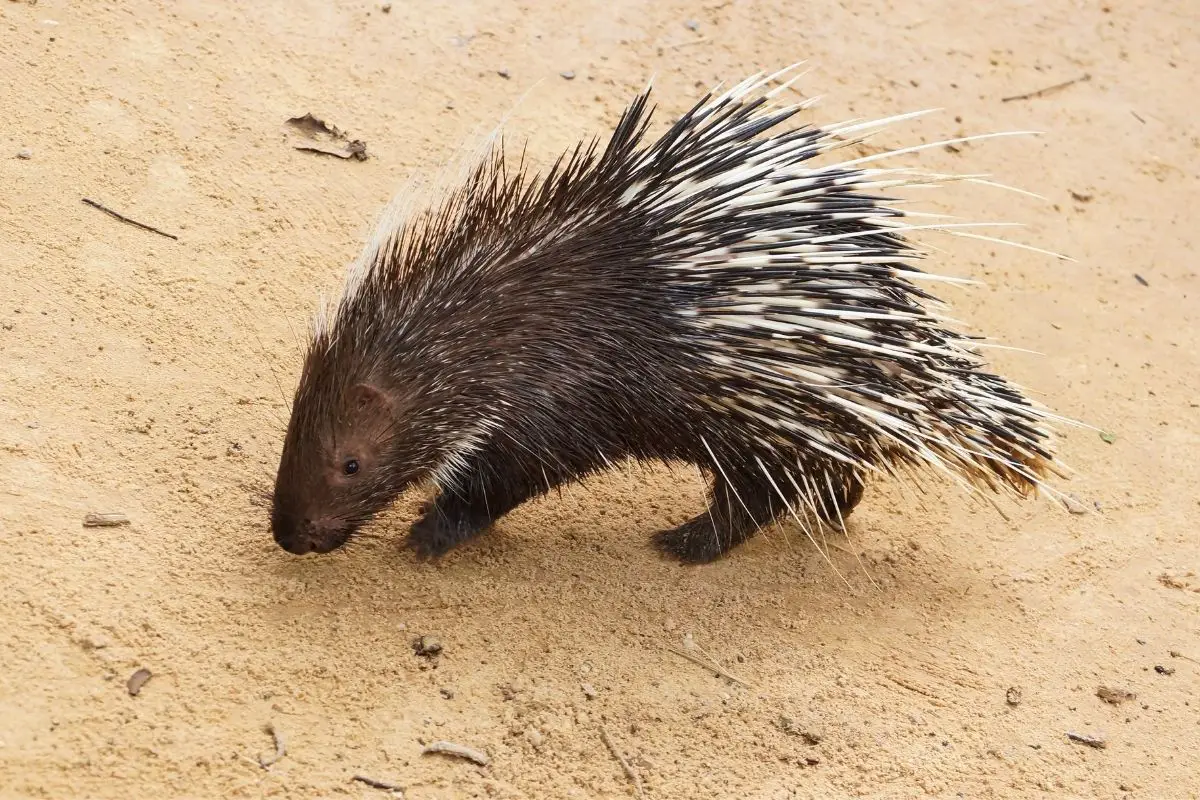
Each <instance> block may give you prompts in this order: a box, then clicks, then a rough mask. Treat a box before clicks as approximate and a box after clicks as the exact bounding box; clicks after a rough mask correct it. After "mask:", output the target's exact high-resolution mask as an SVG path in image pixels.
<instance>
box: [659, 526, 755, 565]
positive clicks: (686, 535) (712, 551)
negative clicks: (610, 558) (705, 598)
mask: <svg viewBox="0 0 1200 800" xmlns="http://www.w3.org/2000/svg"><path fill="white" fill-rule="evenodd" d="M745 538H746V537H745V536H738V535H736V534H733V535H731V533H730V532H729V531H724V530H717V529H716V527H715V526H714V525H713V521H712V517H710V516H709V515H708V514H701V515H700V516H698V517H694V518H693V519H690V520H688V521H687V522H685V523H683V524H682V525H680V526H679V527H677V528H671V529H670V530H666V531H659V532H658V533H656V534H654V536H653V537H652V541H653V542H654V546H655V547H657V548H658V549H659V550H660V551H662V552H663V553H665V554H667V555H669V556H671V557H673V558H675V559H677V560H678V561H681V562H683V563H685V564H707V563H709V562H712V561H716V560H717V559H718V558H720V557H721V556H722V555H724V554H725V553H727V552H729V550H730V549H731V548H733V547H734V546H736V545H738V544H740V543H741V542H742V541H743V540H744V539H745Z"/></svg>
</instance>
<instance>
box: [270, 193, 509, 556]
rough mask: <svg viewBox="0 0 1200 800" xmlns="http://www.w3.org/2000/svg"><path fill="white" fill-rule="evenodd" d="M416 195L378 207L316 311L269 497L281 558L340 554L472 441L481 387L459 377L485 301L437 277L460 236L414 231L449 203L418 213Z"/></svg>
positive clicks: (471, 364)
mask: <svg viewBox="0 0 1200 800" xmlns="http://www.w3.org/2000/svg"><path fill="white" fill-rule="evenodd" d="M468 196H469V195H468ZM413 200H414V197H413V196H411V195H405V194H403V193H402V194H400V195H398V196H397V198H396V201H395V202H394V203H393V204H392V205H391V206H389V207H388V208H387V209H385V211H384V213H383V215H382V217H381V219H380V220H378V221H377V223H376V228H375V234H374V236H373V237H372V239H371V241H370V242H369V243H368V244H367V247H366V249H365V251H364V252H363V254H362V255H361V256H360V258H359V260H358V261H357V262H356V263H355V264H354V265H353V266H352V267H351V269H350V271H349V273H348V275H347V276H346V280H345V283H344V285H343V287H342V290H341V296H340V298H339V299H338V300H337V302H336V303H334V304H333V305H332V306H325V305H322V307H321V309H320V310H319V312H318V314H317V317H316V321H315V325H314V327H313V331H312V334H311V338H310V341H309V344H308V350H307V353H306V356H305V360H304V364H303V368H302V370H301V375H300V380H299V384H298V386H297V389H296V393H295V396H294V399H293V403H292V413H291V418H290V420H289V422H288V428H287V433H286V435H285V437H284V444H283V451H282V453H281V455H280V461H279V469H278V473H277V476H276V480H275V488H274V493H273V497H272V501H271V529H272V534H273V536H274V538H275V541H276V542H277V543H278V544H279V545H280V547H282V548H283V549H284V550H287V551H289V552H291V553H295V554H305V553H310V552H315V553H328V552H331V551H333V550H336V549H338V548H339V547H341V546H342V545H344V544H345V543H346V542H347V541H349V540H350V538H351V537H352V536H354V534H355V533H357V532H358V530H359V529H360V528H361V527H362V526H363V525H365V524H366V523H368V522H369V521H371V520H372V519H373V518H374V517H375V516H376V515H377V514H378V513H380V512H381V511H383V510H384V509H386V508H387V507H388V506H390V505H391V504H392V503H393V502H394V501H395V500H396V498H397V497H398V496H399V495H400V494H401V493H402V492H404V491H405V490H406V489H407V488H409V487H411V486H413V485H414V484H416V483H417V482H419V481H421V480H422V479H425V478H428V477H431V475H432V471H433V470H435V469H436V465H438V464H444V463H446V462H447V460H448V459H452V458H453V454H454V452H455V449H454V448H455V446H456V445H462V443H463V442H464V440H466V439H468V438H469V437H465V436H464V433H463V432H464V431H469V430H471V426H472V424H473V421H474V420H473V417H472V416H471V415H470V409H471V408H472V404H473V403H474V404H476V405H477V404H478V402H479V400H480V397H479V392H481V391H485V390H484V389H483V388H482V387H479V386H475V383H476V382H475V381H472V380H471V379H470V374H471V373H472V371H473V370H474V369H477V367H478V359H479V358H486V355H485V352H484V351H485V349H486V348H485V347H482V346H481V347H478V348H473V347H467V348H464V346H463V343H464V342H471V341H473V340H475V339H476V338H477V333H476V331H475V324H476V322H477V321H478V319H479V314H480V309H481V305H480V304H481V303H486V302H487V300H486V298H481V297H479V296H478V293H476V292H474V290H473V287H472V286H471V285H470V284H469V283H467V282H462V283H459V282H455V281H446V280H445V278H446V276H447V273H448V270H447V265H449V264H454V263H457V260H458V257H459V254H460V253H461V252H463V250H464V249H470V244H469V243H464V242H463V241H460V240H457V239H455V238H454V237H447V238H445V239H438V238H437V237H436V236H430V235H423V234H422V232H427V231H428V230H433V231H434V232H438V231H441V230H443V227H442V226H440V225H439V224H438V223H439V222H444V221H445V220H444V219H443V218H442V217H441V216H440V214H441V213H448V210H453V209H454V208H455V207H456V205H455V200H454V198H451V200H450V201H449V202H448V203H447V204H445V205H437V204H434V205H433V206H432V207H430V208H426V209H422V210H420V211H418V212H416V213H413V206H412V201H413ZM471 228H472V225H471V224H466V225H464V226H463V228H461V230H467V231H469V230H471ZM448 309H455V310H454V311H449V310H448ZM464 349H465V350H468V351H469V350H472V349H474V350H475V352H464Z"/></svg>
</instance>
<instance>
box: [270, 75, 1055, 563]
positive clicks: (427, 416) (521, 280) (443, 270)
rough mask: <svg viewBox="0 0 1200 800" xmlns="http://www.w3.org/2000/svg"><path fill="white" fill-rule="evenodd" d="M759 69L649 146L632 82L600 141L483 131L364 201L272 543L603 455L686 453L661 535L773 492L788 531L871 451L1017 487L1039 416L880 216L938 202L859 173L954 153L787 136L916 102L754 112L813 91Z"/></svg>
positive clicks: (282, 473)
mask: <svg viewBox="0 0 1200 800" xmlns="http://www.w3.org/2000/svg"><path fill="white" fill-rule="evenodd" d="M785 72H786V71H782V72H780V73H776V74H775V75H772V76H768V77H764V76H763V75H761V74H759V75H756V76H753V77H751V78H748V79H747V80H745V81H743V82H742V83H740V84H738V85H737V86H735V87H733V88H732V89H730V90H729V91H727V92H725V93H724V94H721V95H719V96H716V95H715V94H714V92H715V90H714V92H710V93H709V94H708V95H706V96H705V97H704V98H703V99H701V100H700V101H699V102H698V103H697V104H696V105H695V106H694V107H693V108H692V109H691V110H690V111H689V112H687V113H686V114H684V115H683V116H682V117H680V118H679V119H678V121H676V122H675V123H674V124H673V125H671V126H670V127H669V129H668V130H667V131H666V133H664V134H663V135H662V136H661V137H660V138H658V139H657V140H656V141H653V142H652V143H650V144H646V143H645V139H646V132H647V129H648V126H649V124H650V120H651V116H652V114H653V108H652V107H651V106H650V105H649V98H650V91H651V90H650V89H649V88H647V89H646V90H645V91H644V92H643V93H641V94H640V95H638V96H637V97H636V98H635V99H634V101H633V102H632V104H631V105H630V106H628V108H627V109H626V110H625V112H624V114H623V115H622V117H621V118H620V121H619V123H618V124H617V126H616V128H615V130H614V131H613V133H612V135H611V138H610V139H609V141H608V143H607V146H605V147H604V148H603V149H601V148H600V146H599V142H598V140H597V139H593V140H592V141H591V143H590V144H586V145H585V144H582V143H581V144H580V145H578V146H577V147H575V149H574V150H573V151H567V152H566V153H564V154H563V155H562V156H561V157H560V158H559V159H558V161H557V162H555V163H554V165H553V166H552V167H551V168H550V169H549V170H548V172H546V173H545V174H543V175H539V174H533V175H531V174H530V173H529V170H528V169H527V168H526V166H525V161H524V154H522V158H521V161H520V163H519V164H518V165H516V166H515V168H514V166H513V165H511V164H510V162H509V161H508V160H507V159H506V158H505V155H504V147H503V143H502V141H501V142H500V143H499V144H493V146H492V147H491V148H490V149H489V150H488V152H487V154H486V156H485V157H484V158H483V159H482V160H481V161H480V162H479V163H477V164H476V166H475V167H474V168H473V170H472V171H470V172H469V174H468V176H467V178H466V180H465V182H463V183H462V184H460V185H459V186H458V187H457V188H456V189H454V190H453V191H450V192H449V193H447V194H446V195H445V196H444V197H443V198H442V200H441V201H440V202H439V203H434V204H431V205H430V206H427V207H426V208H425V209H424V210H423V211H421V212H419V213H415V214H411V215H409V216H406V217H403V218H397V217H395V216H393V217H392V218H387V217H386V216H385V218H384V220H383V221H382V222H381V223H380V225H379V227H378V228H377V231H376V233H375V235H374V237H373V239H372V240H371V242H370V243H369V244H368V246H367V247H366V249H365V250H364V252H363V254H362V255H361V257H360V258H359V260H358V261H357V262H356V263H355V264H354V265H352V266H351V268H350V270H349V273H348V275H347V277H346V280H345V283H344V286H343V288H342V292H341V295H340V297H339V298H337V299H336V300H335V301H334V302H333V303H332V304H327V305H323V306H322V308H321V310H320V311H319V312H318V314H317V317H316V321H315V325H314V327H313V331H312V334H311V339H310V342H309V346H308V350H307V355H306V357H305V360H304V363H303V370H302V374H301V376H300V380H299V385H298V388H297V390H296V393H295V397H294V402H293V407H292V411H291V419H290V421H289V424H288V428H287V433H286V436H285V439H284V445H283V451H282V455H281V458H280V463H279V471H278V475H277V478H276V484H275V489H274V493H273V498H272V508H271V527H272V531H273V534H274V537H275V540H276V541H277V542H278V543H279V545H280V546H282V547H283V548H284V549H286V550H288V551H290V552H292V553H297V554H303V553H307V552H313V551H315V552H329V551H331V550H334V549H337V548H339V547H341V546H342V545H344V544H345V543H346V542H347V541H348V540H349V539H350V538H351V537H352V536H353V535H354V534H355V533H356V532H357V531H359V530H360V528H361V527H362V526H363V525H364V524H365V523H367V522H369V521H370V520H372V519H373V518H374V517H376V516H377V515H378V514H379V513H380V512H381V511H383V510H384V509H385V508H386V507H388V506H389V505H391V504H392V503H393V501H394V500H395V499H396V498H397V497H398V496H399V495H400V493H401V492H402V491H404V490H406V489H407V488H409V487H411V486H413V485H415V484H416V483H418V482H422V481H432V483H433V484H434V485H435V487H436V490H437V492H436V495H435V497H434V499H433V500H432V501H430V502H429V503H427V504H426V505H425V506H424V508H423V513H422V515H421V516H420V517H419V519H418V520H417V521H416V522H415V523H414V524H413V525H412V527H411V529H410V532H409V537H408V544H409V545H410V546H411V547H413V548H414V549H415V550H416V551H417V553H418V554H419V555H420V556H423V557H438V556H440V555H442V554H444V553H446V552H447V551H448V550H450V549H451V548H453V547H454V546H456V545H458V544H460V543H462V542H464V541H466V540H468V539H470V538H471V537H473V536H476V535H478V534H480V533H482V532H483V531H485V530H487V529H489V528H490V527H491V526H492V524H493V523H494V522H495V521H496V520H497V519H499V518H500V517H502V516H503V515H505V514H506V513H508V512H510V511H512V510H513V509H514V508H516V507H517V506H519V505H521V504H522V503H524V502H526V501H528V500H530V499H532V498H535V497H538V496H541V495H543V494H545V493H547V492H549V491H551V490H552V489H554V488H556V487H561V486H563V485H564V484H566V483H568V482H571V481H575V480H578V479H581V478H583V477H586V476H589V475H592V474H595V473H598V472H601V471H603V470H606V469H608V468H610V467H612V466H613V465H614V464H615V463H616V462H618V461H620V460H623V459H633V460H636V461H641V462H650V461H658V462H669V463H678V462H686V463H690V464H692V465H695V466H697V467H699V468H700V470H701V471H702V472H703V473H704V474H705V475H706V476H707V477H708V478H709V480H710V483H711V485H710V490H709V505H708V508H707V509H706V510H704V511H703V512H701V513H699V514H698V515H697V516H695V517H694V518H692V519H690V520H689V521H687V522H684V523H683V524H681V525H679V526H678V527H675V528H673V529H670V530H664V531H661V532H658V533H656V534H655V535H654V536H653V541H654V542H655V544H656V545H657V546H658V548H660V549H661V550H663V551H665V552H666V553H667V554H670V555H672V556H674V557H675V558H677V559H679V560H681V561H683V562H706V561H711V560H713V559H715V558H717V557H719V556H720V555H722V554H724V553H726V552H727V551H729V550H730V549H731V548H733V547H735V546H736V545H738V544H739V543H741V542H743V541H745V540H746V539H747V538H749V537H750V536H752V535H754V534H755V532H757V531H758V530H760V529H761V528H763V527H764V526H766V525H768V524H770V523H772V522H775V521H783V520H782V519H781V518H783V517H785V516H786V517H787V518H789V519H791V520H794V521H796V522H798V523H799V524H800V525H801V527H802V528H804V530H805V532H806V533H807V534H808V535H809V536H810V538H811V530H812V529H813V527H814V526H816V525H819V524H823V523H831V524H834V525H837V524H839V523H841V522H842V521H843V520H844V518H845V517H846V515H848V514H849V513H850V512H851V511H852V510H853V509H854V507H855V506H856V505H857V504H858V502H859V500H860V498H861V497H862V493H863V487H864V481H865V480H866V479H867V477H868V476H869V475H871V474H872V473H898V472H899V471H901V470H902V469H903V468H905V467H917V466H925V467H933V468H935V469H937V470H940V471H941V472H942V473H945V474H948V475H950V476H951V477H953V478H955V479H957V480H958V481H959V482H960V483H961V484H962V485H964V486H965V487H967V488H968V489H969V490H974V489H984V490H990V491H996V492H998V491H1001V490H1011V491H1013V492H1015V493H1016V494H1018V495H1021V496H1025V495H1028V494H1029V493H1031V492H1032V491H1034V490H1036V489H1037V488H1038V487H1040V486H1043V485H1044V479H1045V478H1046V477H1047V474H1048V471H1050V470H1051V469H1052V468H1054V467H1055V465H1056V464H1057V461H1056V460H1055V457H1054V455H1053V454H1052V450H1051V447H1050V438H1051V435H1052V434H1051V431H1050V430H1049V426H1048V421H1049V420H1051V419H1052V418H1056V417H1055V416H1054V415H1053V414H1051V413H1050V412H1049V411H1048V410H1046V409H1044V408H1042V407H1041V406H1040V405H1038V404H1035V403H1034V402H1032V401H1031V400H1029V399H1028V398H1026V397H1025V396H1024V394H1023V392H1022V390H1021V389H1019V388H1018V387H1017V386H1016V385H1014V384H1012V383H1010V382H1008V381H1007V380H1005V379H1004V378H1002V377H1000V376H998V375H995V374H992V373H991V372H989V371H987V369H986V364H985V363H984V361H983V360H982V358H981V357H980V356H979V355H978V348H977V345H978V342H977V340H976V339H975V337H971V336H968V335H966V334H963V333H957V332H955V331H953V330H951V329H950V328H949V327H948V321H947V320H945V319H944V318H943V317H941V316H940V315H939V314H937V313H935V312H934V311H932V310H930V307H936V306H938V305H939V304H940V303H939V301H937V299H936V298H935V297H934V296H933V295H932V294H930V293H929V292H928V291H927V290H926V289H924V288H921V287H920V286H919V284H920V283H922V282H927V281H931V280H943V278H939V277H937V276H934V275H931V274H928V273H926V272H923V271H921V270H919V269H917V268H916V267H915V266H914V265H913V263H912V262H913V261H914V260H916V259H917V258H918V257H920V256H921V255H922V252H921V251H920V250H919V249H918V248H916V247H915V246H914V245H913V244H912V243H911V242H910V241H909V240H908V239H907V238H906V237H905V236H904V235H903V234H904V233H905V232H906V231H907V230H909V229H911V228H915V227H943V228H944V227H949V228H953V227H954V226H953V225H949V226H936V225H935V226H917V225H913V224H912V223H911V222H909V221H907V220H906V218H908V217H912V216H914V214H913V212H906V211H904V210H901V209H899V208H896V207H895V205H896V203H895V202H894V201H891V200H890V199H889V198H888V197H886V196H883V195H881V194H880V192H883V191H884V190H886V189H891V188H897V187H902V186H908V185H914V184H926V183H938V182H942V181H944V180H948V179H951V177H952V176H945V175H930V174H923V173H918V172H913V171H909V170H902V169H882V168H876V167H872V166H869V165H870V164H871V163H872V162H874V161H877V160H879V159H880V158H882V157H884V156H887V155H892V154H894V153H902V152H906V151H903V150H898V151H892V152H890V153H882V154H878V155H871V156H863V157H859V158H855V159H851V160H846V161H842V162H841V163H838V164H833V165H830V166H816V165H813V164H812V163H811V161H812V159H813V158H814V157H816V156H818V155H821V154H824V153H826V152H829V151H833V150H836V149H838V148H840V147H844V146H846V145H848V144H852V143H854V142H857V141H862V139H863V138H865V137H866V135H868V134H869V133H870V132H872V131H874V130H876V129H878V128H880V127H882V126H883V125H885V124H888V123H890V122H893V121H896V120H900V119H906V118H909V117H912V116H916V115H915V114H912V115H903V116H899V117H893V118H890V119H886V120H876V121H872V122H849V123H844V124H841V125H836V126H825V127H815V126H811V125H803V126H800V127H796V128H790V129H786V130H783V131H780V130H779V129H780V126H781V125H782V123H784V122H785V121H787V120H788V119H790V118H791V117H793V116H794V115H795V114H796V113H797V112H799V111H800V110H801V109H803V108H806V107H807V106H808V105H809V102H808V101H806V102H802V103H799V104H793V105H790V106H779V105H778V104H777V103H776V102H775V98H776V97H778V95H779V94H780V93H781V92H782V91H783V89H784V88H786V86H787V85H788V84H789V83H790V81H789V82H787V83H784V84H783V85H778V84H779V80H780V78H779V76H781V75H783V74H784V73H785ZM772 86H774V87H775V88H770V87H772ZM975 138H986V137H975ZM956 141H957V140H956ZM939 144H944V143H939ZM925 146H933V145H925ZM910 149H911V150H916V149H921V146H918V147H916V148H910ZM984 238H986V237H984ZM945 280H951V279H948V278H947V279H945ZM904 471H908V470H904ZM1055 471H1057V470H1055Z"/></svg>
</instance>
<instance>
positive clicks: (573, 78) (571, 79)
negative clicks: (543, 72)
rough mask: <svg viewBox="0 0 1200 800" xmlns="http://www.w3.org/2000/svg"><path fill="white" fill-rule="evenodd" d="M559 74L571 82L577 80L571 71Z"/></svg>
mask: <svg viewBox="0 0 1200 800" xmlns="http://www.w3.org/2000/svg"><path fill="white" fill-rule="evenodd" d="M558 74H559V75H561V76H562V77H563V78H565V79H566V80H569V81H573V80H575V73H574V72H572V71H571V70H566V71H565V72H560V73H558Z"/></svg>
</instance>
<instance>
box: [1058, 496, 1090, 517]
mask: <svg viewBox="0 0 1200 800" xmlns="http://www.w3.org/2000/svg"><path fill="white" fill-rule="evenodd" d="M1064 498H1065V500H1064V502H1065V503H1066V506H1067V511H1069V512H1071V513H1072V514H1086V513H1088V512H1089V511H1090V510H1091V509H1089V508H1088V507H1087V506H1085V505H1084V504H1083V503H1081V502H1080V501H1079V498H1077V497H1075V496H1074V495H1071V494H1068V495H1064Z"/></svg>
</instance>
